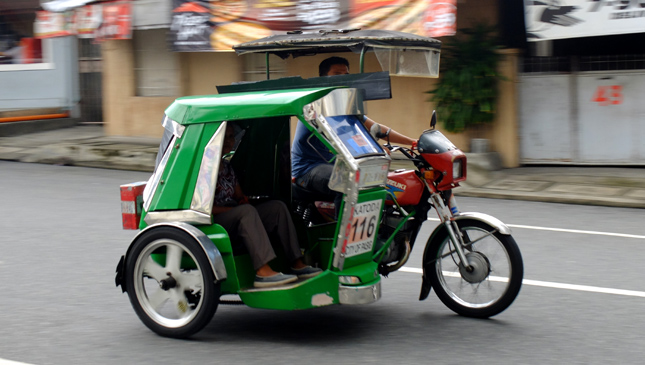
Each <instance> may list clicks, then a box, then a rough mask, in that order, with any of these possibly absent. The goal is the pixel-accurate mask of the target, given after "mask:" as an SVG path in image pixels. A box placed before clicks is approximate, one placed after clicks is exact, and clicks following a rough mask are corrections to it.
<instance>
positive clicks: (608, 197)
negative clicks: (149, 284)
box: [0, 124, 645, 208]
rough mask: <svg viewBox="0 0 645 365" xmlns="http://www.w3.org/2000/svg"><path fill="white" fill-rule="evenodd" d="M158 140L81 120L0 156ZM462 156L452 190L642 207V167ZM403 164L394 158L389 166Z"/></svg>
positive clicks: (101, 155)
mask: <svg viewBox="0 0 645 365" xmlns="http://www.w3.org/2000/svg"><path fill="white" fill-rule="evenodd" d="M0 128H2V125H1V124H0ZM2 135H3V134H2V133H0V136H2ZM159 141H160V139H159V138H134V137H108V136H105V135H104V134H103V127H102V126H97V125H92V126H82V125H81V126H75V127H71V128H62V129H56V130H50V131H44V132H37V133H28V134H21V135H13V136H10V137H0V160H11V161H21V162H34V163H46V164H60V165H74V166H85V167H97V168H109V169H120V170H134V171H148V172H152V169H153V168H154V163H155V157H156V154H157V150H158V148H159ZM467 157H468V180H467V181H466V183H464V184H462V186H461V187H459V188H457V189H455V195H458V196H469V197H483V198H495V199H514V200H530V201H543V202H555V203H569V204H585V205H602V206H613V207H628V208H645V167H568V166H549V167H520V168H514V169H498V168H496V167H495V164H494V163H492V161H493V159H491V158H490V156H489V155H488V154H468V155H467ZM406 164H407V162H404V161H396V160H395V161H393V163H392V167H393V168H405V167H406ZM408 166H409V165H408Z"/></svg>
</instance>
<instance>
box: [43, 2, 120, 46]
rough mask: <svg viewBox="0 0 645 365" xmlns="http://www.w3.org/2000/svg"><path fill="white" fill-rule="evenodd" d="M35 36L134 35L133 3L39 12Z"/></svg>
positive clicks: (105, 3)
mask: <svg viewBox="0 0 645 365" xmlns="http://www.w3.org/2000/svg"><path fill="white" fill-rule="evenodd" d="M34 35H35V37H36V38H51V37H64V36H69V35H76V36H78V37H79V38H94V39H96V40H98V41H101V40H105V39H130V38H132V4H131V2H130V1H129V0H119V1H110V2H104V3H101V4H96V5H85V6H82V7H78V8H76V9H73V10H67V11H63V12H50V11H38V12H36V21H35V22H34Z"/></svg>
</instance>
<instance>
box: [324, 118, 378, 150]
mask: <svg viewBox="0 0 645 365" xmlns="http://www.w3.org/2000/svg"><path fill="white" fill-rule="evenodd" d="M325 119H326V120H327V122H328V123H329V125H330V126H331V127H332V129H333V130H334V132H336V134H337V135H338V137H339V138H340V140H341V141H342V142H343V144H344V145H345V147H347V149H348V150H349V152H350V153H351V154H352V156H354V158H359V157H364V156H370V155H383V154H385V152H384V151H383V149H382V148H381V146H379V144H378V143H376V141H374V139H373V138H372V136H371V135H370V134H369V132H368V131H367V129H366V128H365V126H364V125H363V123H361V121H360V119H359V117H358V116H356V115H338V116H333V117H325Z"/></svg>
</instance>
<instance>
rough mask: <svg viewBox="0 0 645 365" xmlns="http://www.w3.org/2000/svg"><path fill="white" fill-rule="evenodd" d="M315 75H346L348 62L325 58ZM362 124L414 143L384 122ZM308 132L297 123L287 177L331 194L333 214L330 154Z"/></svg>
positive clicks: (391, 138) (367, 120)
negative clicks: (289, 174) (289, 171)
mask: <svg viewBox="0 0 645 365" xmlns="http://www.w3.org/2000/svg"><path fill="white" fill-rule="evenodd" d="M318 74H319V75H320V76H335V75H347V74H349V62H348V61H347V59H345V58H342V57H329V58H327V59H325V60H323V61H322V62H321V63H320V65H319V66H318ZM363 124H364V125H365V127H366V128H367V130H368V131H369V130H371V128H372V126H373V125H377V126H378V129H377V130H379V131H380V133H384V134H385V135H386V136H387V137H388V138H389V141H390V142H394V143H397V144H405V145H409V146H411V145H412V144H413V143H415V142H416V140H415V139H412V138H410V137H407V136H405V135H403V134H401V133H398V132H396V131H395V130H393V129H392V128H389V127H388V126H386V125H383V124H379V123H376V122H375V121H373V120H372V119H370V118H368V117H367V116H366V117H365V119H364V121H363ZM311 134H312V133H311V132H310V131H309V130H308V129H307V127H305V126H304V125H303V124H302V123H298V125H297V126H296V133H295V135H294V140H293V146H292V147H291V176H292V177H293V178H295V182H296V184H298V185H299V186H301V187H303V188H305V189H307V190H311V191H314V192H317V193H322V194H325V195H329V196H334V197H335V198H334V204H335V205H336V215H337V216H338V211H339V209H340V203H341V201H342V193H339V192H336V191H333V190H331V189H329V179H330V177H331V173H332V170H333V168H334V163H333V162H330V161H332V159H333V157H334V155H333V154H332V153H331V151H329V149H328V148H327V147H325V145H324V144H323V143H322V142H320V141H319V140H318V139H317V138H311V139H309V137H310V136H311ZM308 139H309V140H308Z"/></svg>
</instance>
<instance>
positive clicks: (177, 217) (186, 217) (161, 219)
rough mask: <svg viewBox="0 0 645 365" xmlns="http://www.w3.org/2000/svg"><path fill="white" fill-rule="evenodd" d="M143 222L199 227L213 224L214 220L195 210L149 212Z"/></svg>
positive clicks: (208, 215)
mask: <svg viewBox="0 0 645 365" xmlns="http://www.w3.org/2000/svg"><path fill="white" fill-rule="evenodd" d="M143 221H144V222H146V223H148V224H157V223H167V222H181V223H187V224H197V225H211V224H213V219H212V216H211V215H210V214H204V213H202V212H197V211H194V210H162V211H157V212H149V213H148V214H146V216H145V218H143Z"/></svg>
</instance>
